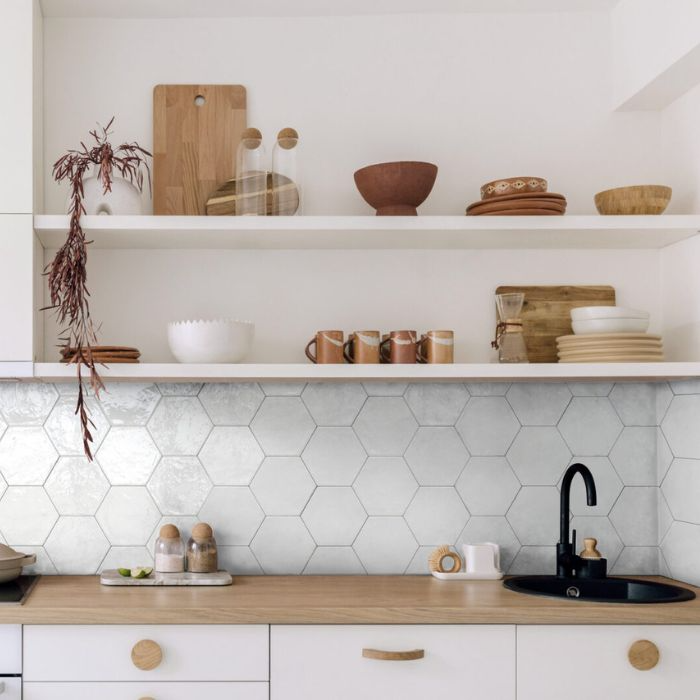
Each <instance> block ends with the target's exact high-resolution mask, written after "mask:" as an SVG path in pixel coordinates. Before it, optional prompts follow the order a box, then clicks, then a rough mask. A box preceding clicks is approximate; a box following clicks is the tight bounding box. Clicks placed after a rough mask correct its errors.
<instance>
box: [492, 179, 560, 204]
mask: <svg viewBox="0 0 700 700" xmlns="http://www.w3.org/2000/svg"><path fill="white" fill-rule="evenodd" d="M546 191H547V181H546V180H545V179H544V178H541V177H505V178H501V179H500V180H492V181H491V182H487V183H486V184H485V185H482V186H481V199H491V197H501V196H503V195H505V194H522V193H523V192H539V193H542V192H546Z"/></svg>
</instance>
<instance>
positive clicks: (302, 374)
mask: <svg viewBox="0 0 700 700" xmlns="http://www.w3.org/2000/svg"><path fill="white" fill-rule="evenodd" d="M101 374H102V377H103V378H104V379H106V380H118V381H146V380H148V381H170V382H237V381H285V380H288V381H373V380H374V381H412V382H419V381H434V382H435V381H554V380H577V381H586V380H588V381H595V380H618V379H619V380H640V381H662V380H665V379H683V378H693V377H700V362H647V363H605V364H603V363H590V364H589V363H580V364H577V363H571V364H556V363H554V364H534V363H533V364H513V365H499V364H454V365H312V364H308V363H301V364H239V365H231V364H227V365H190V364H177V363H143V364H119V365H112V366H111V367H103V368H102V370H101ZM75 375H76V371H75V367H74V366H69V365H64V364H60V363H54V362H40V363H36V364H35V365H34V378H35V379H40V380H42V381H46V382H53V381H70V380H75Z"/></svg>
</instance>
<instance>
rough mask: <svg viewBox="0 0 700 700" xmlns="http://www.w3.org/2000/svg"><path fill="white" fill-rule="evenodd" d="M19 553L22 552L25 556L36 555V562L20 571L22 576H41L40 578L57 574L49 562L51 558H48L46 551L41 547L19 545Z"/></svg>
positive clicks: (52, 564)
mask: <svg viewBox="0 0 700 700" xmlns="http://www.w3.org/2000/svg"><path fill="white" fill-rule="evenodd" d="M19 551H21V552H24V553H25V554H36V562H34V564H30V565H29V566H25V567H24V568H23V569H22V574H30V575H33V574H41V575H42V576H44V575H47V576H51V575H53V574H57V573H58V571H57V570H56V567H55V566H54V563H53V562H52V561H51V557H49V555H48V553H47V551H46V550H45V549H44V548H43V547H33V546H30V545H26V544H23V545H20V547H19Z"/></svg>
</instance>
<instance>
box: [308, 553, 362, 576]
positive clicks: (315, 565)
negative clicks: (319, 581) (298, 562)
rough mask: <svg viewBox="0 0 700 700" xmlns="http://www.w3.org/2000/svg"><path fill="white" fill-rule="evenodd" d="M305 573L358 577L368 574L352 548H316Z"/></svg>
mask: <svg viewBox="0 0 700 700" xmlns="http://www.w3.org/2000/svg"><path fill="white" fill-rule="evenodd" d="M304 573H305V574H307V575H314V576H356V575H361V574H365V573H367V572H366V571H365V569H364V567H363V566H362V563H361V562H360V560H359V559H358V558H357V554H355V550H354V549H353V548H352V547H316V549H315V550H314V553H313V554H312V555H311V559H309V563H308V564H307V565H306V568H305V569H304Z"/></svg>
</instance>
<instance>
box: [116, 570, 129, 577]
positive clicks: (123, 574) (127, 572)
mask: <svg viewBox="0 0 700 700" xmlns="http://www.w3.org/2000/svg"><path fill="white" fill-rule="evenodd" d="M117 571H118V572H119V575H120V576H125V577H127V578H128V577H130V576H131V569H117Z"/></svg>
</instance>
